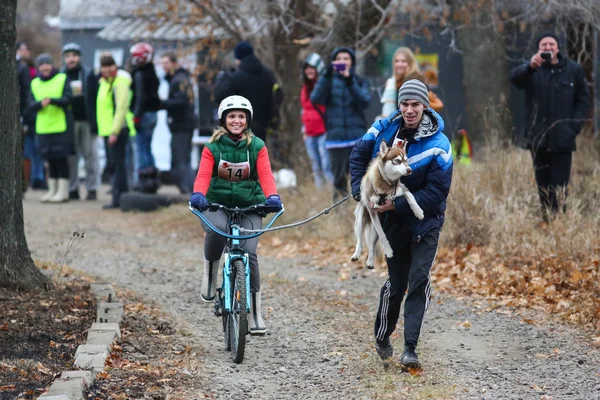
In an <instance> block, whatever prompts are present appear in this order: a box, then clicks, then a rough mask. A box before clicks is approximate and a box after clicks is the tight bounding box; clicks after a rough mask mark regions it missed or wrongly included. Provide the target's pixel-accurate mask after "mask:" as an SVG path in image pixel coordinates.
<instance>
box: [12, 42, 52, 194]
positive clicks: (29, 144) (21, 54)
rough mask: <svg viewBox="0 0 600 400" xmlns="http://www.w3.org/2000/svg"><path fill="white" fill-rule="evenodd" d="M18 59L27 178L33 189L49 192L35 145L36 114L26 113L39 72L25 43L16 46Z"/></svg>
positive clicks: (42, 165) (42, 162)
mask: <svg viewBox="0 0 600 400" xmlns="http://www.w3.org/2000/svg"><path fill="white" fill-rule="evenodd" d="M16 57H17V63H18V70H17V71H18V78H19V84H20V90H21V91H22V92H21V108H22V110H21V122H22V125H23V131H24V134H25V136H24V137H23V159H24V160H25V161H24V165H25V167H24V168H25V176H26V177H28V181H29V185H30V186H31V188H32V189H34V190H36V189H41V190H47V189H48V185H47V183H46V173H45V171H44V161H43V160H42V159H41V158H40V154H39V152H38V150H37V147H36V145H35V112H25V110H26V109H27V108H28V104H27V99H28V97H29V90H30V84H31V80H32V79H34V78H35V77H36V75H37V71H36V69H35V66H34V65H33V62H32V61H31V51H30V50H29V46H27V43H25V42H19V43H17V45H16Z"/></svg>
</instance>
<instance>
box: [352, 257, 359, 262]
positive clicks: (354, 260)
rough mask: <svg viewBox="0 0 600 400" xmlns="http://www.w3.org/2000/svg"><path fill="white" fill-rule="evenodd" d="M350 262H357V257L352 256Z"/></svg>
mask: <svg viewBox="0 0 600 400" xmlns="http://www.w3.org/2000/svg"><path fill="white" fill-rule="evenodd" d="M350 261H352V262H356V261H358V256H352V258H351V259H350Z"/></svg>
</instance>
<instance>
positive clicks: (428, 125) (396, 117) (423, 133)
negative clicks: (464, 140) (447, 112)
mask: <svg viewBox="0 0 600 400" xmlns="http://www.w3.org/2000/svg"><path fill="white" fill-rule="evenodd" d="M389 121H390V123H394V122H397V121H399V122H400V124H402V123H403V121H402V113H401V112H400V109H398V110H397V111H396V112H395V113H394V114H392V115H390V117H389ZM443 130H444V120H443V119H442V117H441V116H440V115H439V114H438V113H437V112H435V111H434V110H433V109H431V108H427V109H425V110H424V111H423V118H422V119H421V122H420V123H419V127H418V128H417V133H415V135H414V136H413V138H414V140H415V141H419V140H421V139H424V138H426V137H429V136H433V135H435V134H436V133H438V132H442V131H443Z"/></svg>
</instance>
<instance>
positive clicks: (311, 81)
mask: <svg viewBox="0 0 600 400" xmlns="http://www.w3.org/2000/svg"><path fill="white" fill-rule="evenodd" d="M306 67H311V68H312V69H314V70H315V79H308V78H307V77H306V73H304V71H306ZM302 78H304V85H305V86H306V95H307V96H310V94H311V93H312V91H313V89H314V88H315V85H316V83H317V81H318V80H319V71H318V70H317V69H316V68H315V67H313V66H312V65H310V64H304V67H302Z"/></svg>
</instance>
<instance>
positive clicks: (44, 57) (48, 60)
mask: <svg viewBox="0 0 600 400" xmlns="http://www.w3.org/2000/svg"><path fill="white" fill-rule="evenodd" d="M42 64H50V65H54V61H53V60H52V56H51V55H50V54H48V53H42V54H40V55H39V56H37V57H36V59H35V66H36V68H37V67H39V66H40V65H42Z"/></svg>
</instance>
